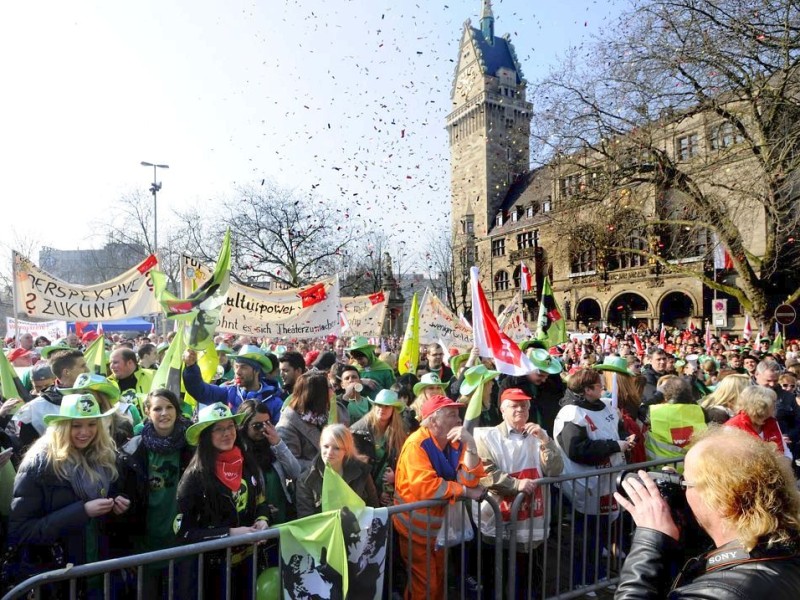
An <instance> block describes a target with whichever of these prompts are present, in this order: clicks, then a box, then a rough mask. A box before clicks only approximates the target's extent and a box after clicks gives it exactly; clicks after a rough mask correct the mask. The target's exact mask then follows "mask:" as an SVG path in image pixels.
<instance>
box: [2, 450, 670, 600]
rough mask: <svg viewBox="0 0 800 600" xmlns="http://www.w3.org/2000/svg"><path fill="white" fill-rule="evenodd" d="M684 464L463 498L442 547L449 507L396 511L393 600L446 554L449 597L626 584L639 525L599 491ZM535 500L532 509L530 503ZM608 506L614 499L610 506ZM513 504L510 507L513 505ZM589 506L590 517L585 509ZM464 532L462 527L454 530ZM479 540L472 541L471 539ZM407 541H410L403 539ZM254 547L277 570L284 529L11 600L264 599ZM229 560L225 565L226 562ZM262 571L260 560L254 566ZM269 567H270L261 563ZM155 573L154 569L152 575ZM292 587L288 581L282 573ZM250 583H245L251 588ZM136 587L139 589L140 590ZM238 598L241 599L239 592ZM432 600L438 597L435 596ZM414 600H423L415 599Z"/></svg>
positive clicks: (128, 563)
mask: <svg viewBox="0 0 800 600" xmlns="http://www.w3.org/2000/svg"><path fill="white" fill-rule="evenodd" d="M680 462H682V459H680V460H674V459H671V460H658V461H650V462H646V463H640V464H636V465H621V466H619V467H613V468H607V469H598V470H596V471H593V472H592V473H590V474H580V475H564V476H560V477H549V478H542V479H539V480H537V486H538V488H539V489H540V490H541V494H538V495H537V494H534V495H533V496H528V495H526V494H522V493H520V494H518V495H517V496H516V497H515V498H514V499H513V502H511V503H509V502H508V499H507V498H506V499H504V500H505V502H503V508H502V510H501V507H500V502H498V498H496V497H495V496H493V495H487V496H486V497H485V498H484V499H483V500H481V501H480V502H477V501H469V500H462V501H459V502H458V503H457V504H456V505H454V506H455V507H457V508H456V510H445V511H444V518H443V521H442V524H441V526H442V528H443V529H444V530H445V531H450V530H451V529H452V528H451V525H452V524H453V523H452V522H451V521H452V520H453V519H455V520H456V522H460V521H463V522H464V523H466V527H465V530H466V531H467V535H461V536H456V539H451V540H450V543H451V544H452V545H451V546H450V547H448V546H447V545H445V546H443V547H437V534H436V531H435V529H434V528H433V527H431V526H432V525H433V524H434V520H435V519H434V518H433V517H431V515H430V513H428V512H427V511H426V509H429V508H434V507H445V508H447V507H448V503H447V502H446V501H435V500H429V501H423V502H414V503H409V504H402V505H398V506H392V507H389V508H388V513H389V520H388V536H387V540H388V541H387V547H386V553H385V555H386V559H385V577H384V592H385V594H384V595H385V597H389V598H392V597H396V598H400V597H402V594H403V590H404V588H405V586H406V584H408V583H410V581H411V579H412V576H413V570H414V568H419V567H420V565H419V564H418V563H419V559H420V557H424V562H425V564H424V565H422V568H423V569H424V571H423V574H424V575H426V576H427V581H430V580H431V579H430V578H431V576H432V575H431V569H432V567H431V565H432V564H433V556H434V554H433V553H435V552H441V553H443V555H444V560H443V565H444V575H443V577H444V582H445V587H444V590H445V595H446V597H447V598H451V597H457V598H460V599H466V600H470V599H479V598H480V599H483V598H486V599H495V600H500V599H501V598H534V597H535V598H541V599H544V600H549V599H551V598H563V599H568V598H577V597H580V596H582V595H585V594H587V593H589V592H592V591H595V590H601V589H603V588H605V587H609V586H613V585H615V584H616V583H617V582H618V581H619V570H620V568H621V566H622V563H623V562H624V558H625V552H626V548H628V546H629V544H630V538H631V534H632V531H633V524H632V522H631V521H630V519H629V518H628V515H627V514H626V513H624V511H622V510H621V509H616V510H615V509H614V506H613V504H607V505H604V504H603V503H602V502H600V500H601V499H600V498H596V497H594V495H593V494H595V490H603V491H608V490H610V491H611V492H613V491H614V489H616V479H617V477H618V476H620V475H621V474H622V473H624V472H630V471H637V470H639V469H644V470H655V469H660V468H662V467H664V466H676V465H677V464H678V463H680ZM526 501H527V502H526ZM603 502H605V501H603ZM509 505H510V506H509ZM580 508H583V511H581V510H580ZM415 511H425V512H426V514H427V518H426V519H425V522H426V525H427V526H426V527H425V528H424V530H425V532H427V533H425V535H424V538H423V539H424V542H421V541H420V538H419V536H417V538H416V539H412V536H411V535H409V536H407V538H406V543H407V544H408V546H407V548H406V553H405V555H406V556H407V557H408V560H407V561H403V560H401V556H400V555H402V554H403V553H402V552H401V551H400V550H401V549H400V547H399V538H400V537H401V536H398V535H395V533H396V532H395V531H394V524H393V522H394V519H393V518H392V517H394V516H397V515H407V516H408V517H409V518H410V517H411V515H412V514H414V513H415ZM455 529H456V530H458V528H457V527H456V528H455ZM470 530H471V531H472V532H473V535H472V536H470V535H469V531H470ZM402 537H405V536H402ZM420 543H422V544H423V545H424V554H421V553H420V552H416V553H415V552H414V551H413V548H412V545H413V544H420ZM247 546H250V547H251V549H252V555H253V556H254V557H257V556H258V553H259V550H260V549H262V550H263V549H264V547H265V546H268V547H271V549H272V552H271V556H272V557H273V558H272V560H273V561H274V562H269V563H268V564H267V565H266V566H268V567H278V566H279V564H278V558H277V557H278V556H279V550H280V531H279V530H278V529H277V528H269V529H266V530H264V531H259V532H256V533H249V534H246V535H242V536H236V537H234V538H231V537H228V538H222V539H218V540H212V541H206V542H201V543H196V544H188V545H183V546H176V547H172V548H166V549H163V550H157V551H154V552H148V553H144V554H135V555H131V556H126V557H121V558H114V559H110V560H104V561H100V562H95V563H89V564H85V565H77V566H72V565H67V567H66V568H63V569H57V570H54V571H49V572H46V573H40V574H38V575H36V576H34V577H31V578H30V579H28V580H26V581H24V582H22V583H20V584H19V585H17V586H16V587H14V588H13V589H11V590H10V591H9V592H8V593H6V595H5V596H3V598H2V600H13V599H16V598H28V597H33V598H36V599H37V600H38V599H40V598H52V597H63V598H70V599H71V600H72V599H78V598H82V597H85V596H86V590H87V589H88V588H91V590H92V593H91V594H90V596H91V597H92V598H104V599H109V600H111V599H117V598H125V599H127V598H136V599H137V600H142V599H143V598H145V597H147V600H154V598H151V597H149V596H150V595H151V594H149V593H148V592H147V589H148V583H151V582H150V581H149V578H151V577H166V579H167V586H166V592H165V593H166V594H167V597H168V598H169V600H172V599H173V598H175V599H178V600H183V598H198V599H199V600H202V599H203V598H215V599H216V598H225V599H226V600H229V599H231V598H237V599H238V598H242V597H245V596H243V595H242V592H243V591H244V592H249V594H246V595H250V596H251V597H252V598H256V597H257V594H256V592H257V578H258V572H259V568H257V567H254V568H250V569H249V570H248V571H247V572H246V574H245V575H242V573H241V571H240V570H236V569H234V567H235V564H234V560H233V555H234V548H236V549H238V551H237V552H238V553H241V548H242V547H247ZM220 553H224V558H222V557H221V556H220ZM209 556H214V557H215V561H216V562H215V563H213V564H214V567H212V568H217V569H219V570H220V573H221V576H220V577H219V578H218V586H215V588H214V589H213V590H207V589H203V588H204V586H203V585H202V584H201V582H203V581H204V575H205V573H204V571H205V569H208V568H209V561H208V560H207V557H209ZM253 560H254V562H255V564H256V565H258V561H257V558H254V559H253ZM261 568H262V569H263V568H266V567H265V566H264V565H263V561H262V565H261ZM149 569H152V570H149ZM279 577H280V579H279V582H280V588H281V589H283V583H284V582H283V574H282V573H280V574H279ZM242 579H246V580H247V583H246V584H245V582H244V581H243V580H242ZM134 582H135V583H134ZM235 590H239V593H238V594H235V593H234V591H235ZM425 597H426V600H441V599H439V598H432V597H431V593H430V587H428V588H427V592H426V596H425ZM414 600H421V598H420V599H417V598H415V599H414Z"/></svg>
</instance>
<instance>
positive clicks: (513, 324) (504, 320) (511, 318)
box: [497, 294, 533, 344]
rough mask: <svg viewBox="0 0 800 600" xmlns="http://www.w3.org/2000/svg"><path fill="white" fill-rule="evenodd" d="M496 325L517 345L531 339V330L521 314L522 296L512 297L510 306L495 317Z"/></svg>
mask: <svg viewBox="0 0 800 600" xmlns="http://www.w3.org/2000/svg"><path fill="white" fill-rule="evenodd" d="M497 324H498V325H499V326H500V330H501V331H502V332H503V333H505V334H506V335H507V336H508V337H510V338H511V339H512V340H514V341H515V342H517V343H518V344H519V343H520V342H524V341H525V340H529V339H531V337H533V334H531V330H530V329H528V326H527V325H526V324H525V316H524V315H523V313H522V294H517V295H516V296H514V299H513V300H512V301H511V304H509V305H508V306H506V308H505V309H504V310H503V312H502V313H500V316H499V317H497Z"/></svg>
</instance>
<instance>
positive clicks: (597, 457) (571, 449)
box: [556, 390, 627, 466]
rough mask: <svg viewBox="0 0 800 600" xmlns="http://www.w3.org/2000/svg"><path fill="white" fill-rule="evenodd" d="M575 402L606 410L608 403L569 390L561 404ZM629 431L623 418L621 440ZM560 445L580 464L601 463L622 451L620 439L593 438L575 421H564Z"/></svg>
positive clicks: (620, 428) (559, 435)
mask: <svg viewBox="0 0 800 600" xmlns="http://www.w3.org/2000/svg"><path fill="white" fill-rule="evenodd" d="M568 404H575V405H577V406H580V407H581V408H584V409H586V410H591V411H598V412H599V411H601V410H605V408H606V405H605V403H604V402H603V401H602V400H597V401H596V402H590V401H589V400H587V399H586V398H584V397H583V396H579V395H578V394H576V393H575V392H572V391H571V390H567V391H566V393H565V394H564V397H563V398H562V399H561V406H567V405H568ZM626 436H627V433H626V431H625V428H624V425H623V424H622V419H620V421H619V438H618V439H619V440H622V439H625V437H626ZM556 441H557V442H558V445H559V446H561V447H562V448H563V449H564V452H565V453H566V455H567V458H569V459H570V460H571V461H573V462H576V463H578V464H580V465H593V466H594V465H601V464H603V463H604V462H605V461H606V459H607V458H608V457H609V456H611V455H612V454H616V453H617V452H619V451H620V449H619V443H618V440H592V439H589V435H588V434H587V433H586V428H585V427H579V426H578V425H576V424H575V423H564V428H563V429H562V430H561V432H560V433H559V434H558V439H557V440H556Z"/></svg>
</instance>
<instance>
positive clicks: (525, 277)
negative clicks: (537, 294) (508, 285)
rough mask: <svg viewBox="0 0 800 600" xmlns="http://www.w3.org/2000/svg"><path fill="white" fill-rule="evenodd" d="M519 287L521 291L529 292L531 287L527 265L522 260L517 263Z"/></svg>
mask: <svg viewBox="0 0 800 600" xmlns="http://www.w3.org/2000/svg"><path fill="white" fill-rule="evenodd" d="M519 288H520V289H521V290H522V291H523V292H530V291H531V290H532V289H533V282H532V281H531V272H530V271H529V270H528V265H526V264H525V263H524V262H520V263H519Z"/></svg>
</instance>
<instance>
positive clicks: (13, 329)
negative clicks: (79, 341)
mask: <svg viewBox="0 0 800 600" xmlns="http://www.w3.org/2000/svg"><path fill="white" fill-rule="evenodd" d="M17 327H19V334H20V335H23V334H25V333H30V334H31V335H32V336H33V338H34V339H36V338H37V337H39V336H40V335H43V336H44V337H46V338H47V339H48V340H50V341H51V342H55V341H56V340H58V339H61V338H63V337H66V336H67V322H66V321H23V320H22V319H14V317H6V337H7V338H12V337H16V335H17Z"/></svg>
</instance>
